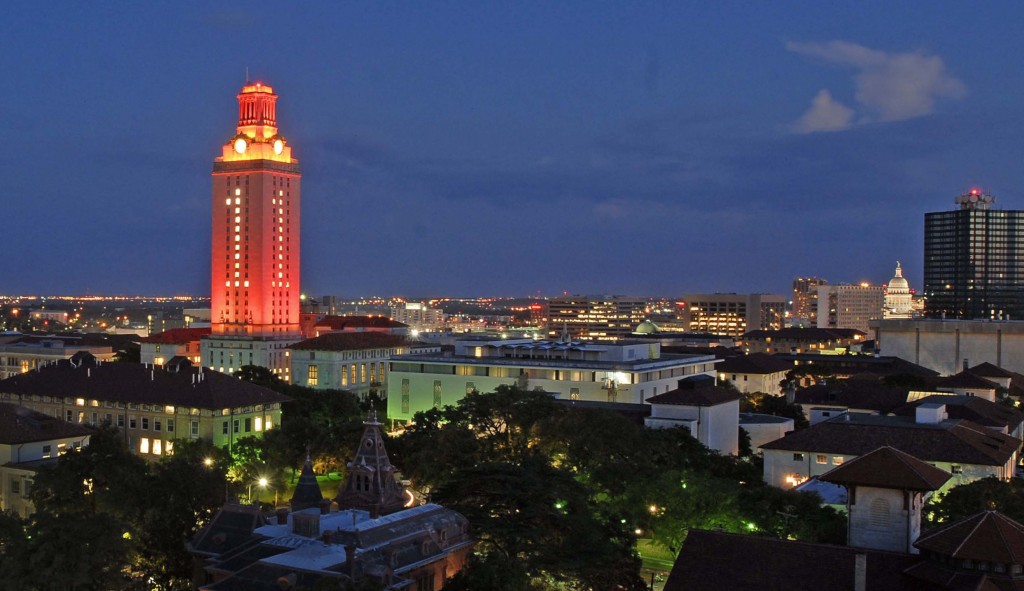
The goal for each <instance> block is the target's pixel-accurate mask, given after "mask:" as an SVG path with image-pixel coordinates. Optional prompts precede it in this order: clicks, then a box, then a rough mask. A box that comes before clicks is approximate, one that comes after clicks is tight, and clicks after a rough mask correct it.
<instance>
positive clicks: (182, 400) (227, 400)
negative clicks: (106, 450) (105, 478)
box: [0, 353, 288, 459]
mask: <svg viewBox="0 0 1024 591" xmlns="http://www.w3.org/2000/svg"><path fill="white" fill-rule="evenodd" d="M287 400H288V399H287V398H286V397H285V396H282V395H280V394H278V393H277V392H274V391H273V390H270V389H268V388H264V387H262V386H257V385H255V384H252V383H249V382H246V381H244V380H239V379H238V378H233V377H230V376H227V375H224V374H222V373H219V372H215V371H207V370H204V369H203V368H201V367H194V366H193V365H192V364H191V362H189V361H188V360H187V359H184V358H176V359H172V360H170V361H168V362H167V363H166V364H164V365H163V366H162V367H157V366H154V365H143V364H136V363H103V362H102V361H100V360H98V359H96V358H95V357H93V356H92V355H89V354H88V353H78V354H76V355H75V356H74V357H72V358H71V359H68V360H63V361H56V362H53V363H49V364H47V365H45V366H41V367H39V368H38V369H36V370H35V371H31V372H28V373H24V374H19V375H17V376H14V377H12V378H7V379H6V380H3V381H0V402H4V403H10V404H17V405H20V406H24V407H27V408H29V409H32V410H35V411H38V412H41V413H43V414H46V415H49V416H51V417H55V418H57V419H61V420H63V421H65V422H68V423H74V424H80V425H99V424H100V423H103V422H107V423H109V424H111V425H113V426H115V427H117V428H118V429H120V431H121V434H122V435H123V436H124V438H125V443H127V445H128V448H129V449H130V450H132V451H133V452H134V453H137V454H139V455H141V456H144V457H147V458H151V459H152V458H157V457H160V456H163V455H170V454H171V453H173V451H174V440H176V439H199V438H203V439H206V440H208V441H211V442H213V444H214V445H215V446H217V447H223V446H227V447H229V448H230V447H231V446H232V445H233V444H234V442H235V440H237V439H239V438H240V437H246V436H258V435H260V434H261V433H262V432H263V431H267V430H269V429H272V428H274V427H275V426H277V425H280V423H281V403H282V402H285V401H287Z"/></svg>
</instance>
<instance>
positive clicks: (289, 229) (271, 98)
mask: <svg viewBox="0 0 1024 591" xmlns="http://www.w3.org/2000/svg"><path fill="white" fill-rule="evenodd" d="M277 98H278V97H277V95H276V94H274V90H273V88H271V87H270V86H267V85H265V84H262V83H260V82H255V83H252V84H246V85H245V86H243V87H242V91H241V92H240V93H239V94H238V125H237V127H236V129H235V134H234V135H233V136H232V137H231V139H230V140H228V141H227V142H226V143H225V144H224V145H223V146H222V147H221V155H220V156H217V158H216V159H215V160H214V163H213V200H212V207H213V239H212V247H213V248H212V250H211V270H212V271H211V272H212V277H211V288H210V289H211V302H210V310H211V334H210V335H209V336H207V337H204V338H203V340H202V357H203V364H204V365H205V366H206V367H209V368H211V369H216V370H217V371H220V372H225V373H232V372H234V371H237V370H238V369H241V368H242V366H244V365H258V366H261V367H266V368H270V369H271V370H272V371H273V372H274V373H276V374H277V375H278V376H279V377H280V378H282V379H283V380H285V381H290V377H291V376H290V374H289V372H290V364H289V363H288V358H287V354H286V348H287V347H288V345H290V344H292V343H295V342H298V341H299V340H301V335H300V329H299V284H300V277H299V270H300V267H301V265H300V262H301V251H300V242H299V237H300V221H299V220H300V211H301V181H302V172H301V169H300V167H299V161H298V160H296V159H295V158H292V148H291V146H290V145H289V144H288V142H287V140H285V138H284V137H283V136H282V135H280V134H279V133H278V127H277Z"/></svg>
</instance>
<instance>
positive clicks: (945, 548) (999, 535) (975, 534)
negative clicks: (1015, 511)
mask: <svg viewBox="0 0 1024 591" xmlns="http://www.w3.org/2000/svg"><path fill="white" fill-rule="evenodd" d="M914 546H916V547H918V548H920V549H921V550H927V551H929V552H934V553H936V554H941V555H942V556H949V557H951V558H957V559H961V560H983V561H987V562H1001V563H1003V564H1024V525H1021V524H1019V523H1017V522H1016V521H1014V520H1012V519H1010V518H1009V517H1007V516H1005V515H1003V514H1002V513H999V512H997V511H982V512H981V513H977V514H975V515H972V516H971V517H968V518H966V519H961V520H960V521H955V522H953V523H950V524H948V525H943V526H939V527H937V528H935V529H932V530H929V531H926V532H924V533H923V534H921V537H919V538H918V539H917V541H916V542H914Z"/></svg>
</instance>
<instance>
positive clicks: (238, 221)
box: [235, 208, 242, 224]
mask: <svg viewBox="0 0 1024 591" xmlns="http://www.w3.org/2000/svg"><path fill="white" fill-rule="evenodd" d="M236 209H237V208H236ZM235 223H236V224H240V223H242V216H238V215H236V216H235Z"/></svg>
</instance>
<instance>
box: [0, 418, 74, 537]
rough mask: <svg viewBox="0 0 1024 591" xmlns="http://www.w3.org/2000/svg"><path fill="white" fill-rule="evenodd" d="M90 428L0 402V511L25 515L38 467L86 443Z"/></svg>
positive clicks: (50, 464)
mask: <svg viewBox="0 0 1024 591" xmlns="http://www.w3.org/2000/svg"><path fill="white" fill-rule="evenodd" d="M91 433H92V429H89V428H87V427H85V426H84V425H78V424H74V423H68V422H65V421H62V420H61V419H59V418H56V417H53V416H50V415H48V414H44V413H41V412H37V411H34V410H32V409H30V408H27V407H24V406H19V405H16V404H10V403H6V402H4V403H0V511H9V512H11V513H14V514H16V515H18V516H19V517H28V516H29V515H30V514H31V513H32V512H33V511H34V507H33V505H32V501H31V500H29V493H30V492H31V490H32V480H33V478H34V477H35V474H36V472H37V471H38V470H40V469H44V468H46V467H48V466H52V465H53V464H55V463H57V458H58V457H59V456H60V455H61V454H63V453H65V452H67V451H70V450H73V449H78V448H80V447H82V446H85V445H88V444H89V436H90V434H91Z"/></svg>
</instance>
